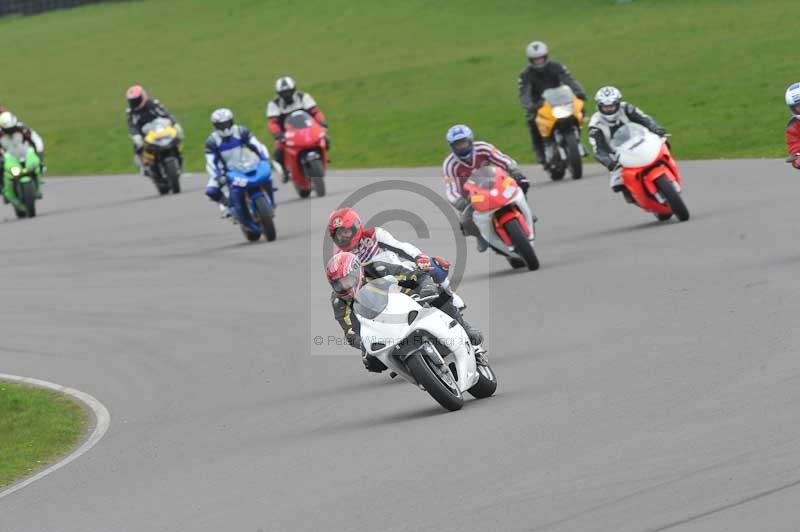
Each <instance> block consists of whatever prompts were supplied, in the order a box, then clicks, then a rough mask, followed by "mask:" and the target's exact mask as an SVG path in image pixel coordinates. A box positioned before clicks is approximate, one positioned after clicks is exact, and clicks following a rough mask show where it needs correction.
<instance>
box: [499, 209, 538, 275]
mask: <svg viewBox="0 0 800 532" xmlns="http://www.w3.org/2000/svg"><path fill="white" fill-rule="evenodd" d="M504 227H505V229H506V233H508V238H509V239H511V244H512V245H513V246H514V251H516V252H517V255H519V256H520V257H522V260H524V261H525V264H526V265H527V266H528V269H529V270H538V269H539V258H538V257H537V256H536V252H535V251H534V250H533V244H531V241H530V240H528V237H527V236H525V232H524V231H523V230H522V226H521V225H519V220H517V219H516V218H513V219H511V220H509V221H507V222H506V224H505V226H504Z"/></svg>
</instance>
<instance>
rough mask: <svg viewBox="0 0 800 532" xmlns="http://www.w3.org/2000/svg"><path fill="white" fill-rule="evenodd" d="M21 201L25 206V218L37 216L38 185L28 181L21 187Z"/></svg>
mask: <svg viewBox="0 0 800 532" xmlns="http://www.w3.org/2000/svg"><path fill="white" fill-rule="evenodd" d="M19 192H20V194H19V200H20V201H21V202H22V204H23V205H25V216H26V217H27V218H33V217H34V216H36V183H34V182H33V181H28V182H26V183H20V185H19Z"/></svg>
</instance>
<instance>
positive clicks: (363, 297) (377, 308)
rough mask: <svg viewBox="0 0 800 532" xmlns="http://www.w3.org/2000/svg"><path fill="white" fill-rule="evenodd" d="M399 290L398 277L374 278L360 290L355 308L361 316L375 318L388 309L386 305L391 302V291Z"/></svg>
mask: <svg viewBox="0 0 800 532" xmlns="http://www.w3.org/2000/svg"><path fill="white" fill-rule="evenodd" d="M398 290H399V287H398V285H397V279H395V278H394V277H392V276H391V275H389V276H386V277H379V278H378V279H374V280H372V281H370V282H368V283H367V284H365V285H364V286H362V287H361V289H360V290H359V291H358V293H357V294H356V301H355V305H353V307H354V308H353V310H355V312H356V314H358V315H359V316H363V317H365V318H367V319H369V320H374V319H375V318H377V317H378V316H379V315H380V314H381V312H383V311H384V310H386V306H387V305H388V304H389V293H390V292H392V291H395V292H396V291H398Z"/></svg>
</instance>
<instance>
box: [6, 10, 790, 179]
mask: <svg viewBox="0 0 800 532" xmlns="http://www.w3.org/2000/svg"><path fill="white" fill-rule="evenodd" d="M795 3H796V2H795V1H793V0H770V1H769V2H763V1H755V0H741V1H737V2H730V1H729V0H669V1H666V0H661V1H659V0H635V1H632V2H627V3H620V2H617V1H615V0H553V1H550V2H543V1H534V0H508V1H506V2H502V3H497V4H492V3H486V2H480V1H477V0H458V1H455V0H440V1H436V2H428V1H425V0H407V1H404V2H389V1H379V2H374V1H372V0H324V1H323V0H309V1H306V2H286V1H284V0H231V1H229V2H218V1H216V0H171V1H169V2H158V1H152V0H149V1H135V2H126V3H111V4H96V5H91V6H87V7H83V8H76V9H69V10H63V11H58V12H52V13H48V14H44V15H39V16H34V17H28V18H24V17H8V18H3V19H0V33H2V35H3V36H4V41H6V42H16V43H24V45H23V46H21V48H20V49H21V55H17V56H15V57H13V58H12V57H11V56H9V58H8V61H6V63H7V65H6V66H7V68H5V69H4V75H3V76H2V79H0V103H3V104H4V105H7V106H9V107H11V108H12V109H13V110H15V111H17V113H18V114H19V115H20V116H21V118H22V119H23V120H24V121H26V122H27V123H29V124H30V125H31V126H32V127H34V128H35V129H37V130H39V131H40V132H41V133H42V134H43V136H44V137H45V141H46V142H47V144H48V149H47V152H48V166H49V168H50V171H51V173H52V174H54V175H59V174H82V173H119V172H131V171H133V166H132V161H131V159H132V157H131V155H132V154H131V147H130V144H129V141H128V139H127V136H126V128H125V123H124V117H123V110H124V98H123V93H124V90H125V88H126V87H127V86H128V85H130V84H133V83H142V84H144V85H145V86H146V87H147V88H148V89H149V90H150V92H151V93H152V94H154V95H156V96H157V97H159V98H160V99H161V100H162V101H163V102H164V103H165V104H166V105H167V106H168V107H169V108H170V109H171V110H172V111H173V112H174V113H175V114H176V115H177V116H178V118H179V119H180V120H181V122H182V123H183V125H184V127H185V129H186V132H187V145H186V148H187V151H186V154H187V161H188V167H189V169H191V170H200V169H202V167H203V157H202V145H203V140H204V139H205V137H206V136H207V134H208V132H209V123H208V117H209V114H210V112H211V111H212V110H213V109H214V108H215V107H218V106H228V107H231V108H232V109H233V110H234V111H235V112H236V114H237V117H238V119H239V120H240V121H241V122H243V123H245V124H247V125H249V126H250V127H251V129H253V130H254V131H255V132H256V133H257V134H258V135H259V136H260V137H261V138H262V139H264V138H265V137H266V136H267V135H266V131H265V120H264V107H265V103H266V101H267V99H268V98H270V97H271V96H272V95H273V83H274V80H275V78H276V77H278V76H280V75H286V74H290V75H292V76H294V77H295V78H296V79H297V81H298V83H299V86H300V88H301V89H302V90H307V91H309V92H311V93H312V94H313V95H314V96H315V97H316V99H317V101H318V102H319V103H320V105H321V106H322V108H323V110H324V111H325V112H326V114H327V115H328V117H329V121H330V124H331V130H330V133H331V137H332V139H333V152H332V157H333V159H334V161H335V165H336V166H338V167H373V166H375V167H380V166H430V165H438V164H439V163H440V162H441V159H442V157H443V156H444V155H445V153H446V151H447V146H446V145H445V143H444V132H445V130H446V129H447V127H448V126H450V125H452V124H453V123H458V122H465V123H467V124H469V125H470V126H472V128H473V129H474V130H475V131H476V134H477V135H478V136H479V137H481V138H485V139H487V140H490V141H492V142H494V143H496V144H497V145H498V146H500V147H501V148H502V149H503V150H504V151H506V152H508V153H510V154H511V155H513V156H514V157H515V158H517V159H518V160H519V161H520V162H530V161H531V160H532V154H531V152H530V147H529V142H528V134H527V130H526V128H525V125H524V121H523V114H522V111H521V109H520V108H519V107H518V105H517V102H516V77H517V74H518V72H519V70H520V69H521V68H522V67H523V66H524V64H525V58H524V53H523V50H524V48H525V45H526V44H527V42H529V41H531V40H533V39H540V40H544V41H546V42H547V43H548V44H549V45H550V49H551V56H552V57H553V58H554V59H558V60H560V61H562V62H563V63H565V64H567V65H568V66H569V67H570V69H571V70H572V72H573V73H574V74H575V76H576V77H577V78H578V79H579V80H580V81H581V82H582V83H583V85H584V86H585V87H586V89H587V91H589V93H590V94H593V92H594V91H595V90H596V89H597V88H598V87H600V86H603V85H607V84H613V85H616V86H617V87H619V88H620V89H621V90H622V92H623V94H624V95H625V97H626V99H628V100H629V101H632V102H633V103H635V104H637V105H639V106H640V107H642V108H643V109H644V110H645V111H646V112H648V113H650V114H652V115H654V116H655V117H656V118H657V120H658V121H659V122H660V123H662V124H663V125H664V126H665V127H666V128H667V129H668V130H670V131H671V132H672V133H673V134H674V136H673V139H672V143H673V146H674V148H675V152H676V155H677V156H678V157H679V158H684V159H688V158H692V159H698V158H719V157H777V156H780V155H781V154H782V153H783V130H784V125H785V123H786V120H787V118H788V113H787V109H786V107H785V105H784V103H783V91H784V90H785V88H786V86H788V84H789V83H790V82H792V81H796V77H797V76H798V73H797V69H796V65H795V58H794V56H793V54H792V50H794V48H795V44H796V43H795V41H796V33H797V32H796V28H795V27H794V25H795V23H794V19H793V17H791V16H788V15H787V14H788V13H793V12H794V9H793V8H794V7H795ZM591 107H592V110H593V105H592V106H591Z"/></svg>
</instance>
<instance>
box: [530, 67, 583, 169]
mask: <svg viewBox="0 0 800 532" xmlns="http://www.w3.org/2000/svg"><path fill="white" fill-rule="evenodd" d="M517 83H518V85H519V104H520V105H521V106H522V107H523V108H525V110H526V114H525V118H526V119H527V120H526V121H527V124H528V131H530V134H531V143H532V144H533V151H534V152H535V153H536V159H537V160H538V161H539V162H540V163H544V160H545V159H544V143H543V141H542V136H541V135H540V134H539V128H538V127H536V112H537V111H538V110H539V107H541V105H542V101H541V99H542V93H543V92H544V91H546V90H547V89H555V88H556V87H559V86H561V85H567V86H569V88H571V89H572V92H574V93H575V96H577V97H578V98H580V99H581V100H586V92H585V91H584V90H583V87H581V84H580V83H578V81H577V80H576V79H575V78H574V77H572V73H570V71H569V69H568V68H567V67H565V66H564V65H562V64H561V63H559V62H558V61H549V62H548V63H547V64H546V65H545V66H543V67H542V68H533V66H532V65H528V66H527V67H525V68H524V69H523V70H522V72H520V73H519V78H518V79H517Z"/></svg>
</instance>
